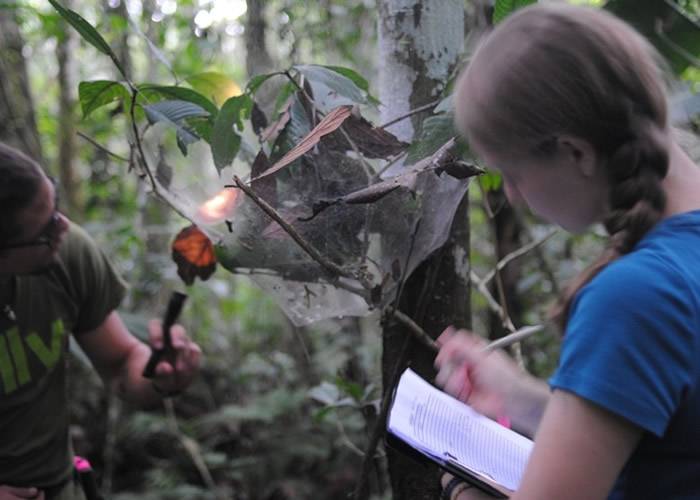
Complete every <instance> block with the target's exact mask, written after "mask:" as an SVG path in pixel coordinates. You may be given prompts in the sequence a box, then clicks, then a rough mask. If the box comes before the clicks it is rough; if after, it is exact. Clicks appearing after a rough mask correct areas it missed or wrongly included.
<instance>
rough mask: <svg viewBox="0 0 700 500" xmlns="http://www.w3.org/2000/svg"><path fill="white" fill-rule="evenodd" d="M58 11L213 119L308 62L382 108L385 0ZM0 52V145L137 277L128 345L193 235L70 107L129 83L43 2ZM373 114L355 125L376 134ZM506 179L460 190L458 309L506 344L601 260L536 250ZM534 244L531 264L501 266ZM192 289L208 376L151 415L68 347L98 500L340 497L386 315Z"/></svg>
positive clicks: (180, 167)
mask: <svg viewBox="0 0 700 500" xmlns="http://www.w3.org/2000/svg"><path fill="white" fill-rule="evenodd" d="M418 3H420V2H418ZM526 3H529V2H517V1H510V2H507V1H503V2H495V5H494V3H493V2H489V1H487V0H474V1H466V2H464V12H465V20H466V21H465V22H466V24H465V25H466V26H467V27H468V28H469V29H471V30H473V31H474V32H477V31H478V30H480V29H483V28H485V27H486V26H487V25H488V24H489V23H490V22H491V21H492V19H493V18H494V17H493V16H494V12H495V16H496V19H497V18H498V17H500V16H504V15H507V13H508V12H510V10H512V9H514V8H517V7H518V6H519V5H520V4H526ZM579 3H592V4H595V5H597V6H601V7H602V6H603V4H604V3H605V2H602V1H591V2H579ZM650 3H651V4H655V6H654V7H648V8H646V7H645V8H639V6H638V5H636V3H635V2H631V1H623V0H619V1H611V2H610V4H614V5H612V6H610V5H609V7H611V8H614V9H615V10H616V11H617V12H618V13H619V14H620V15H622V16H623V17H627V18H628V19H630V20H632V21H635V20H636V21H635V22H639V23H640V26H645V25H644V24H643V22H644V19H645V17H644V16H647V17H649V18H650V19H652V20H653V19H654V16H656V15H659V14H658V13H656V12H655V11H654V9H656V8H657V6H666V7H668V5H670V2H663V1H659V2H650ZM61 5H63V6H64V7H66V8H70V9H73V10H74V11H76V12H79V13H80V15H81V16H83V17H84V18H85V19H86V20H87V22H89V23H90V24H91V25H92V26H94V27H95V29H96V30H97V31H98V32H99V33H100V35H101V36H102V37H103V38H104V39H105V40H106V41H107V43H108V44H109V45H110V47H112V49H113V50H114V52H115V54H116V55H117V58H118V60H119V61H120V64H121V66H122V70H123V72H124V73H126V74H127V75H128V76H129V78H130V79H131V80H132V81H133V82H139V83H142V82H143V83H146V82H148V83H157V84H160V85H176V84H177V85H187V86H189V87H191V88H195V89H197V90H199V91H200V92H202V93H204V94H206V95H210V96H212V99H213V100H214V101H215V104H216V105H217V106H221V105H222V104H223V103H224V102H225V101H226V100H227V99H228V98H230V97H232V96H235V95H237V94H240V93H241V92H242V91H243V90H244V89H245V88H246V84H247V82H248V81H249V80H250V79H251V78H252V77H254V76H256V75H260V74H263V73H269V72H271V71H283V70H285V69H287V68H290V67H291V66H292V65H294V64H302V63H304V64H305V63H314V64H324V65H337V66H342V67H344V68H349V69H352V70H354V71H355V72H356V73H357V74H358V75H362V76H363V77H364V78H365V79H366V80H367V81H368V82H369V87H368V89H366V90H368V91H369V94H371V95H379V92H378V88H377V86H378V83H377V74H378V67H379V65H381V64H382V61H381V60H380V55H379V53H378V50H377V43H378V40H377V20H378V16H379V8H380V6H381V2H375V1H374V0H334V1H330V0H318V1H316V2H306V1H299V0H270V1H264V0H248V1H247V2H246V1H244V0H177V1H176V0H129V1H126V0H71V1H68V0H65V1H63V2H61ZM645 5H647V4H646V3H645ZM674 5H675V6H676V7H678V8H679V9H683V12H684V16H685V19H686V20H687V26H682V27H681V28H682V29H684V30H687V32H686V31H684V32H683V33H681V34H680V35H679V34H678V32H674V33H667V34H665V36H666V38H667V39H668V40H670V41H671V43H667V44H666V47H667V50H671V49H668V47H673V45H678V44H680V45H679V47H680V50H675V51H673V50H672V52H665V54H666V55H667V57H668V58H669V59H670V60H671V61H672V63H673V64H672V66H673V70H674V71H675V77H674V78H675V82H676V83H675V87H674V88H675V89H676V90H675V91H674V92H675V94H674V95H677V96H679V97H678V102H679V103H680V104H679V106H681V108H679V109H682V110H685V111H687V112H686V113H685V115H683V116H685V119H684V120H680V122H679V123H680V124H682V125H684V126H685V128H686V130H687V133H688V135H684V136H683V137H684V139H683V140H684V143H685V144H687V145H688V147H689V148H690V149H692V150H693V151H695V152H697V146H696V145H695V143H694V142H693V135H692V132H693V127H694V125H693V120H692V118H693V117H694V115H695V114H696V113H697V112H698V110H700V106H698V105H697V100H695V99H694V97H693V90H695V89H694V86H697V84H698V82H699V81H700V70H698V66H697V64H698V59H697V57H699V56H700V50H699V48H700V47H699V45H700V31H697V28H698V26H697V18H698V15H699V14H700V8H699V7H698V2H696V1H691V0H684V1H678V2H676V3H675V4H674ZM494 7H495V10H494ZM652 11H654V12H652ZM681 28H679V30H680V29H681ZM676 35H678V36H677V37H676V38H674V36H676ZM650 36H653V33H652V34H651V35H650ZM672 44H673V45H672ZM676 48H677V49H678V47H676ZM0 49H1V50H2V55H0V79H1V80H3V81H4V82H5V83H4V84H3V86H2V89H3V91H4V93H5V94H4V95H5V97H4V99H5V101H0V102H4V106H5V107H6V108H5V109H3V108H1V107H0V111H2V112H4V113H6V114H7V116H8V117H14V118H13V120H9V119H8V120H6V123H5V124H4V125H2V126H0V138H2V140H9V141H10V142H13V143H16V144H19V145H20V146H21V147H22V148H23V149H24V150H26V151H27V152H29V153H30V154H32V155H34V156H35V157H37V158H39V159H40V160H41V161H42V162H43V163H44V165H45V166H46V168H47V170H49V171H50V172H51V173H53V174H54V175H56V176H57V177H59V178H60V179H61V189H62V192H61V195H62V203H63V206H62V208H63V209H64V210H65V211H66V213H67V214H68V215H69V216H70V217H71V218H72V219H74V220H76V221H77V222H79V223H80V224H82V225H83V226H84V227H86V228H88V230H89V232H90V234H92V235H93V237H94V238H95V239H96V240H97V241H98V242H99V244H100V245H101V246H102V247H103V248H104V249H105V251H106V252H107V254H108V255H110V256H112V257H113V259H114V262H115V264H116V265H117V266H118V267H119V269H120V270H121V272H122V273H123V274H124V276H125V277H126V278H127V280H128V281H129V282H130V283H131V291H130V294H129V297H128V299H127V301H126V302H125V303H124V304H123V307H122V310H121V312H122V313H123V314H124V317H125V318H126V319H127V322H128V324H129V326H130V328H131V329H132V331H134V332H135V333H136V334H138V335H141V336H143V335H145V327H144V325H145V322H146V321H147V319H148V318H150V317H153V316H159V315H160V314H161V313H162V310H163V308H164V303H165V300H166V298H167V294H168V292H169V291H170V290H171V289H173V288H178V287H182V284H181V282H180V280H179V278H178V277H177V275H176V267H175V264H174V263H173V261H172V260H171V257H170V247H169V245H170V242H171V240H172V238H173V236H174V235H175V234H176V233H177V231H178V230H179V229H180V228H182V227H183V226H184V225H186V223H187V222H186V221H184V220H183V219H181V218H180V217H179V216H178V215H177V214H176V213H174V212H173V211H172V210H171V209H170V207H168V206H166V205H165V204H164V203H162V202H161V201H159V200H158V199H156V198H154V197H152V196H150V195H149V191H150V189H149V186H148V183H147V182H145V181H144V179H143V178H141V177H140V176H139V175H138V172H137V171H133V170H132V169H130V168H129V167H130V162H129V158H128V156H129V150H130V149H129V132H128V131H129V126H130V124H129V114H128V112H126V110H125V104H124V102H123V101H121V102H119V103H112V104H111V105H106V106H102V107H99V108H96V109H94V110H91V112H89V113H85V103H84V102H83V103H81V102H80V101H79V98H78V84H79V82H82V81H93V80H120V79H122V78H123V75H120V74H119V73H118V72H117V69H116V67H115V64H114V63H113V61H112V60H110V58H109V57H106V56H104V55H103V54H100V53H99V52H98V51H97V50H96V49H95V48H94V47H93V46H92V45H90V44H88V43H86V42H85V41H84V40H83V39H82V38H81V37H80V36H79V35H78V34H77V33H76V32H75V30H73V29H72V28H70V27H69V26H68V24H67V23H66V22H65V21H64V20H63V19H62V18H61V16H60V15H59V14H58V13H57V11H56V10H55V9H53V8H52V7H51V5H49V3H48V2H44V1H40V0H19V1H2V0H0ZM467 52H468V51H467ZM679 54H680V55H679ZM466 57H467V54H466V53H465V58H466ZM279 92H280V88H279V86H275V85H269V87H266V88H264V89H262V90H261V91H260V92H259V93H258V94H257V95H256V98H257V99H258V100H259V103H260V105H261V107H263V108H265V109H271V108H273V107H274V105H275V100H276V99H277V95H278V93H279ZM448 93H449V91H448V92H446V94H448ZM8 96H9V97H8ZM444 97H445V95H443V96H441V98H444ZM441 100H442V99H441ZM81 104H82V107H81ZM8 107H9V108H8ZM433 108H434V106H433ZM7 109H10V111H7ZM379 109H381V108H372V107H368V108H366V109H365V110H364V111H363V113H364V115H365V117H366V118H368V119H370V120H372V121H374V122H375V123H376V122H377V120H378V119H379V111H378V110H379ZM431 109H432V108H431ZM13 110H14V114H13ZM20 111H21V112H20ZM443 111H444V110H443ZM434 114H435V116H432V118H433V121H432V122H430V123H431V124H433V125H436V128H439V127H437V125H440V124H441V123H445V122H449V117H448V118H447V119H446V120H443V121H442V122H440V121H439V117H438V115H440V113H439V112H438V111H437V110H435V111H434ZM86 115H87V116H86ZM436 117H437V118H436ZM688 118H691V119H688ZM13 124H14V125H13ZM13 127H14V128H13ZM32 131H35V133H34V134H33V133H32ZM431 133H434V134H435V135H437V136H438V137H440V134H441V133H442V134H444V130H438V131H437V132H435V131H432V132H431V129H429V128H428V127H425V130H421V131H419V134H418V135H417V137H419V136H420V137H421V138H423V139H426V137H427V139H428V142H430V140H432V141H433V142H434V141H436V140H439V139H435V138H434V137H433V138H431V137H430V134H431ZM32 136H33V137H32ZM245 137H246V136H245V134H244V139H245ZM248 139H251V140H254V136H252V138H251V137H248ZM693 148H695V149H693ZM433 150H434V149H433ZM161 153H162V154H161V155H160V156H159V166H160V165H161V164H163V165H166V166H167V167H168V168H164V170H163V171H165V172H168V171H169V172H170V173H171V175H172V173H173V172H174V173H175V175H176V176H180V177H182V178H187V177H188V176H190V177H192V178H194V177H201V178H205V179H206V178H216V175H217V170H216V168H215V166H214V161H213V159H212V154H211V151H210V149H209V148H208V146H207V145H206V144H205V143H204V142H203V141H200V142H198V143H195V144H192V145H190V148H189V152H188V154H187V156H184V155H182V154H181V153H180V151H179V150H178V145H177V144H176V139H175V136H174V134H168V133H163V136H162V151H161ZM246 154H248V155H249V154H250V152H248V153H246V151H245V147H242V148H241V151H240V152H239V156H238V157H237V159H236V161H237V162H242V163H246V162H248V163H249V162H250V158H248V157H247V156H246ZM499 185H500V180H499V178H498V177H497V176H496V175H494V174H487V175H484V176H481V177H480V178H479V179H478V181H476V182H473V183H472V184H471V186H470V193H469V200H470V201H469V203H470V205H469V222H470V227H471V245H470V252H469V253H470V255H469V258H470V261H471V266H472V267H471V272H472V273H473V276H472V282H473V284H474V288H475V289H476V290H477V291H476V292H475V293H473V294H472V295H471V304H470V305H471V319H472V327H473V329H474V330H475V331H477V332H479V333H480V334H483V335H484V336H487V337H490V338H496V337H498V336H501V335H502V334H503V333H505V332H506V331H507V330H508V328H507V326H508V324H511V325H515V326H516V327H520V326H522V325H527V324H539V323H543V322H544V321H545V318H546V308H547V305H548V304H549V303H551V301H552V300H553V298H554V297H555V296H556V294H557V293H558V292H559V290H560V289H561V287H562V283H563V282H564V281H565V280H566V279H567V278H568V277H570V276H572V275H573V274H574V273H575V272H576V271H578V270H580V269H582V268H583V267H584V266H585V264H586V263H587V262H589V261H590V260H591V259H592V258H593V256H595V255H596V253H597V252H598V251H599V249H600V248H601V243H602V237H603V234H602V232H601V231H600V230H595V231H593V233H592V234H589V235H586V236H575V237H572V236H568V235H565V234H563V233H560V232H558V233H556V234H554V235H553V236H552V237H548V238H546V240H545V237H546V236H549V233H550V231H551V228H549V227H548V226H546V225H543V224H542V223H541V222H539V221H536V220H534V219H533V218H531V217H530V216H529V215H528V214H527V213H525V212H522V211H520V210H518V209H513V208H511V207H509V206H507V203H506V201H505V198H504V196H503V193H502V191H501V190H500V186H499ZM193 197H194V199H196V196H195V194H193ZM529 243H533V245H531V248H530V249H529V251H528V252H523V256H520V257H519V258H517V259H513V260H512V261H510V257H508V256H509V255H510V256H511V257H512V256H513V255H512V253H513V252H517V251H518V249H520V248H522V247H523V246H526V245H528V244H529ZM535 243H536V244H535ZM504 257H505V258H507V260H508V261H510V263H509V264H508V265H506V266H500V268H499V269H498V272H497V273H495V275H494V278H493V279H492V280H490V281H489V282H483V283H482V284H483V286H478V285H479V284H480V280H479V277H484V276H487V274H488V273H489V272H490V271H491V270H492V269H494V268H495V266H496V264H497V263H498V262H499V261H500V260H502V259H503V258H504ZM187 291H188V294H189V295H190V300H189V302H188V304H187V306H186V309H185V313H184V314H183V317H182V320H181V321H182V322H183V324H184V325H185V326H186V328H187V330H188V331H189V332H190V334H191V335H192V336H193V337H194V339H195V340H196V341H197V342H198V343H199V344H200V345H201V346H202V348H203V350H204V353H205V361H204V366H203V370H202V375H201V377H200V378H199V379H198V380H197V381H196V383H195V384H194V385H193V386H192V387H191V388H190V390H188V391H187V393H186V394H185V395H183V396H182V397H180V398H178V399H177V400H176V401H171V402H166V404H165V405H164V407H163V408H162V409H159V410H157V411H149V412H144V411H138V410H136V409H134V408H130V407H127V406H125V405H123V404H122V403H120V402H119V401H118V400H117V399H115V398H114V397H113V396H112V394H110V392H109V391H105V390H104V388H103V387H102V385H101V382H100V381H99V379H98V378H97V376H96V375H95V374H94V372H93V371H91V370H90V368H89V367H88V366H87V364H86V360H85V359H84V357H83V356H82V355H81V354H80V353H79V352H78V351H77V349H76V350H75V356H74V360H73V363H72V375H71V395H72V400H73V415H74V429H73V430H74V439H75V443H76V449H77V451H78V452H79V453H81V454H84V455H85V456H87V457H88V458H89V459H90V460H91V461H92V463H93V466H94V467H95V469H96V471H97V473H98V478H99V481H100V484H101V487H102V490H103V492H104V493H105V494H106V495H109V496H110V497H111V498H117V499H121V500H126V499H130V498H141V499H166V498H173V499H181V498H188V499H197V498H202V499H204V498H207V499H209V498H235V499H306V498H334V497H336V498H340V497H345V496H347V495H348V494H349V493H350V492H352V491H353V490H354V489H355V485H356V483H357V481H358V475H359V474H360V470H361V468H362V462H363V454H364V449H365V447H366V446H367V442H368V439H369V435H370V433H371V431H372V429H373V428H374V425H375V421H376V417H377V414H378V408H379V404H380V398H381V395H382V391H381V385H382V374H381V373H382V366H381V356H382V339H381V336H382V327H381V325H380V314H379V313H376V314H374V315H372V316H369V317H365V318H341V319H336V320H329V321H325V322H322V323H317V324H314V325H311V326H309V327H303V328H302V327H296V326H294V325H293V324H292V323H291V322H290V321H289V320H288V319H287V318H286V317H285V316H284V314H282V312H281V311H280V310H279V309H278V308H277V306H276V305H275V303H274V302H273V301H272V300H271V298H270V297H268V296H266V295H265V294H264V293H262V292H261V291H260V290H259V289H258V288H256V287H255V286H254V285H252V284H251V283H250V281H248V280H247V278H246V277H245V276H240V275H233V274H230V273H228V272H227V271H225V270H223V269H219V270H218V271H217V273H216V274H215V275H214V276H213V277H212V278H211V279H210V280H208V281H206V282H200V281H197V283H196V284H195V285H194V286H191V287H188V289H187ZM482 292H483V293H482ZM442 300H450V298H449V297H443V299H442ZM494 304H495V305H494ZM445 326H447V325H445ZM516 354H518V355H519V356H521V359H522V361H523V363H524V366H525V367H527V369H529V370H530V371H532V372H534V373H536V374H538V375H540V376H546V375H548V374H549V373H550V372H551V370H552V369H553V367H554V366H555V364H556V354H557V336H556V333H555V332H553V331H551V330H545V331H544V332H542V333H540V334H538V335H537V336H536V337H534V338H532V339H530V340H528V341H527V342H526V343H524V344H523V345H522V346H521V347H520V349H519V350H518V352H517V353H516ZM377 453H378V456H379V459H378V460H377V461H376V463H377V466H376V467H375V468H374V469H373V471H372V477H371V478H370V483H371V495H372V498H375V499H380V498H391V497H392V495H391V491H390V489H391V488H390V486H389V484H390V481H389V478H388V471H387V467H386V463H385V460H384V450H383V449H382V447H381V446H380V448H379V450H378V451H377Z"/></svg>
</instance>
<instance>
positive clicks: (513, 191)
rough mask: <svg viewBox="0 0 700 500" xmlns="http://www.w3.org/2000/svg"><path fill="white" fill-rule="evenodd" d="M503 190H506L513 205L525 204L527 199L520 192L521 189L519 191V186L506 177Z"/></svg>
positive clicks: (507, 196)
mask: <svg viewBox="0 0 700 500" xmlns="http://www.w3.org/2000/svg"><path fill="white" fill-rule="evenodd" d="M503 191H505V193H506V198H508V201H509V202H510V204H511V205H512V206H518V205H523V204H524V203H525V200H524V199H523V196H522V195H521V194H520V191H518V188H517V187H515V185H514V184H513V183H512V182H510V181H507V180H506V179H505V178H504V179H503Z"/></svg>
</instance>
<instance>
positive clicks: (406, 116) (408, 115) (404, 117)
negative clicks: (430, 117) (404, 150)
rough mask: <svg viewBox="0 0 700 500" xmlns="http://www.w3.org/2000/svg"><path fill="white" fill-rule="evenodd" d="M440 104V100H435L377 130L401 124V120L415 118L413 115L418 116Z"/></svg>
mask: <svg viewBox="0 0 700 500" xmlns="http://www.w3.org/2000/svg"><path fill="white" fill-rule="evenodd" d="M439 103H440V99H437V100H435V101H433V102H430V103H428V104H424V105H423V106H420V107H418V108H416V109H412V110H411V111H409V112H408V113H406V114H404V115H401V116H398V117H396V118H394V119H392V120H389V121H388V122H386V123H385V124H384V125H380V126H379V127H377V128H381V129H384V128H387V127H390V126H392V125H393V124H395V123H398V122H400V121H401V120H405V119H406V118H410V117H411V116H413V115H416V114H418V113H422V112H423V111H427V110H429V109H430V108H432V107H433V106H436V105H437V104H439Z"/></svg>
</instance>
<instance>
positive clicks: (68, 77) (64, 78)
mask: <svg viewBox="0 0 700 500" xmlns="http://www.w3.org/2000/svg"><path fill="white" fill-rule="evenodd" d="M72 3H73V2H72V0H64V2H63V6H64V7H66V8H72V5H71V4H72ZM62 23H63V24H64V30H63V32H62V33H61V35H60V36H59V37H58V42H57V45H56V60H57V61H58V130H57V135H58V158H57V163H58V166H57V168H56V169H55V171H58V172H59V177H60V179H61V182H60V189H61V200H65V201H64V203H63V205H62V207H61V208H62V209H63V210H66V211H67V214H68V216H69V217H71V218H72V219H75V218H76V216H79V214H81V213H83V211H82V210H81V205H82V204H81V202H80V192H79V185H80V184H79V181H78V176H77V174H76V171H75V157H76V141H75V115H74V108H75V98H74V92H75V85H74V83H73V82H74V78H73V57H72V53H73V51H74V50H75V30H73V29H72V28H70V27H69V26H68V24H67V23H66V22H64V21H62Z"/></svg>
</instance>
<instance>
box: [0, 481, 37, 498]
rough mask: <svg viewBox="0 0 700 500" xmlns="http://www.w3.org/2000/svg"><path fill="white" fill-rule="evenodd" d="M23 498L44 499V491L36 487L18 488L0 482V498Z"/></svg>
mask: <svg viewBox="0 0 700 500" xmlns="http://www.w3.org/2000/svg"><path fill="white" fill-rule="evenodd" d="M25 498H33V499H35V500H44V492H43V491H41V490H39V489H37V488H20V487H17V486H8V485H6V484H0V500H21V499H25Z"/></svg>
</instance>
